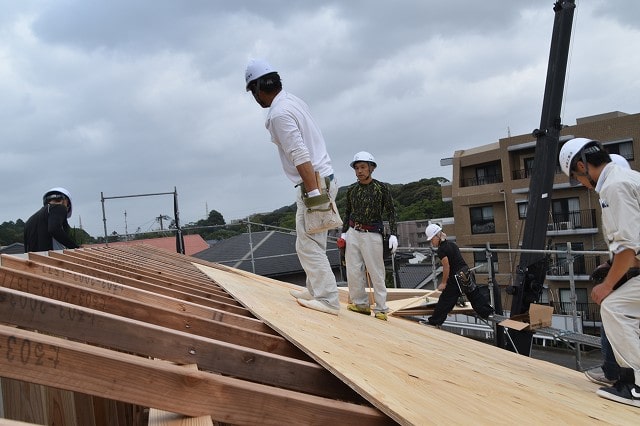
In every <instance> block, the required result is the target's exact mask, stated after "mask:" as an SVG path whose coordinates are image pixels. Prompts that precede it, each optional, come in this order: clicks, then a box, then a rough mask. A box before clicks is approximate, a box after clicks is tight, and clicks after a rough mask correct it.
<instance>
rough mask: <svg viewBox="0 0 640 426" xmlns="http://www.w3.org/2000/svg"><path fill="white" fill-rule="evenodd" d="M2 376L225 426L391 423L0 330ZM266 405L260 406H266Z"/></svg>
mask: <svg viewBox="0 0 640 426" xmlns="http://www.w3.org/2000/svg"><path fill="white" fill-rule="evenodd" d="M0 349H1V350H2V354H3V355H2V356H0V372H2V375H3V376H4V377H9V378H13V379H19V380H25V381H28V382H31V383H39V384H44V385H47V386H56V387H59V388H61V389H68V390H73V391H77V392H83V393H89V394H91V395H99V396H102V397H104V398H109V399H114V400H118V401H127V402H130V403H133V404H137V405H142V406H146V407H153V408H159V409H162V410H165V411H171V412H175V413H180V414H184V415H186V416H192V417H198V416H203V415H211V416H212V418H213V419H215V420H219V421H223V422H225V423H231V424H260V425H282V424H290V423H291V422H292V421H293V422H295V423H296V424H301V425H302V424H344V423H350V424H366V425H377V424H391V421H390V419H389V418H388V417H386V416H384V415H383V414H381V413H380V412H379V411H378V410H376V409H374V408H372V407H369V406H361V405H356V404H351V403H347V402H342V401H334V400H329V399H326V398H320V397H316V396H311V395H306V394H301V393H298V392H292V391H289V390H284V389H278V388H271V387H268V386H265V385H260V384H254V383H248V382H245V381H242V380H238V379H235V378H231V377H224V376H219V375H214V374H211V373H206V372H201V371H197V372H192V371H185V369H183V368H182V367H179V366H175V365H172V364H170V363H165V362H158V361H154V360H150V359H147V358H141V357H137V356H134V355H129V354H123V353H116V352H113V351H110V350H108V349H105V348H99V347H93V346H88V345H83V344H80V343H77V342H72V341H69V340H65V339H60V338H56V337H52V336H47V335H44V334H41V333H34V332H29V331H26V330H21V329H17V328H13V327H7V326H4V325H0ZM267 407H268V408H267Z"/></svg>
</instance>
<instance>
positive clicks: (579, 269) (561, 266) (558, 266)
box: [549, 242, 587, 276]
mask: <svg viewBox="0 0 640 426" xmlns="http://www.w3.org/2000/svg"><path fill="white" fill-rule="evenodd" d="M571 249H572V250H575V251H584V243H578V242H574V243H571ZM555 250H558V251H562V252H564V253H557V254H556V255H555V263H554V264H552V265H551V268H550V271H549V273H550V274H551V275H556V276H568V275H569V261H568V260H567V253H566V251H567V243H562V244H556V245H555ZM573 273H574V274H575V275H586V274H587V267H586V263H585V259H584V255H574V257H573Z"/></svg>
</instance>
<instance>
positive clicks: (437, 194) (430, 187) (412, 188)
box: [251, 177, 453, 229]
mask: <svg viewBox="0 0 640 426" xmlns="http://www.w3.org/2000/svg"><path fill="white" fill-rule="evenodd" d="M441 182H449V181H448V180H447V179H445V178H442V177H436V178H430V179H420V180H419V181H417V182H411V183H407V184H388V185H389V188H390V189H391V194H392V196H393V201H394V204H395V206H396V214H397V215H398V221H406V220H420V219H431V218H434V217H438V218H439V217H450V216H453V208H452V206H451V203H445V202H443V201H442V190H441V187H440V183H441ZM347 188H348V186H342V187H340V188H339V190H338V196H337V197H336V204H337V205H338V210H339V211H340V212H341V213H342V212H344V210H345V203H346V199H345V197H346V193H347ZM295 213H296V208H295V204H291V205H289V206H285V207H281V208H279V209H277V210H274V211H272V212H270V213H264V214H257V215H254V216H251V221H252V222H258V223H264V224H265V225H271V226H280V227H283V228H290V229H295Z"/></svg>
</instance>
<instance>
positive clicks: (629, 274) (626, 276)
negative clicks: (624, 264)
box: [613, 268, 640, 290]
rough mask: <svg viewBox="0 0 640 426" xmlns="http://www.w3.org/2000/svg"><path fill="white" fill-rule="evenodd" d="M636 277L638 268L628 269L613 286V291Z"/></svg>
mask: <svg viewBox="0 0 640 426" xmlns="http://www.w3.org/2000/svg"><path fill="white" fill-rule="evenodd" d="M638 275H640V268H629V270H628V271H627V273H626V274H624V275H623V276H622V278H620V281H618V282H617V283H616V285H614V286H613V289H614V290H615V289H617V288H618V287H620V286H621V285H622V284H624V283H626V282H627V281H629V280H630V279H631V278H635V277H637V276H638Z"/></svg>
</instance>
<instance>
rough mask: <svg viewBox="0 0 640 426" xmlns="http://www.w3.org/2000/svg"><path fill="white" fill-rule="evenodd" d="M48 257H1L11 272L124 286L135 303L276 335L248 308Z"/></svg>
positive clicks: (98, 285)
mask: <svg viewBox="0 0 640 426" xmlns="http://www.w3.org/2000/svg"><path fill="white" fill-rule="evenodd" d="M46 258H47V256H41V257H39V258H37V259H38V260H26V259H20V258H17V257H13V256H4V255H3V257H0V259H1V260H2V266H4V267H6V268H8V269H13V270H15V271H23V272H28V273H31V274H36V275H41V276H45V277H49V278H52V279H57V280H60V281H63V282H65V283H68V284H80V285H82V286H86V287H89V288H95V289H109V288H111V287H114V285H116V286H118V287H122V288H123V292H125V293H126V292H129V293H131V294H130V295H127V294H124V296H125V297H127V298H131V299H132V300H140V299H136V298H137V297H138V295H144V296H145V297H144V299H143V300H140V301H141V302H143V303H148V304H151V305H158V306H164V307H167V308H169V309H175V310H176V311H177V312H182V313H186V314H191V315H194V316H197V317H201V318H205V319H211V320H215V321H219V322H222V323H225V324H229V325H235V326H238V327H242V328H246V329H248V330H254V331H259V332H262V333H268V334H276V333H275V332H274V331H273V330H272V329H271V328H269V327H267V326H266V325H265V324H264V323H263V322H262V321H260V320H258V319H256V318H255V317H254V316H253V315H251V313H250V312H249V311H247V310H246V309H245V308H241V307H238V309H242V314H243V315H239V314H236V313H232V312H227V311H220V310H218V309H215V308H212V307H209V306H202V305H199V304H197V303H194V302H189V301H186V300H183V299H176V298H174V297H172V296H171V295H167V294H161V293H158V292H153V291H152V290H153V288H149V287H148V286H145V285H144V283H143V282H133V281H134V280H132V279H128V278H127V279H123V280H118V281H112V280H109V279H108V278H113V276H112V275H107V279H104V278H103V277H104V276H103V277H95V276H92V275H91V272H93V271H91V270H85V269H83V271H84V272H83V273H80V272H75V271H73V270H69V269H64V268H62V267H60V266H64V265H63V264H61V262H60V261H55V264H56V265H58V266H50V265H49V264H47V263H42V262H41V261H42V260H43V259H46ZM99 275H102V274H99ZM132 284H133V285H132ZM152 287H156V286H152ZM136 289H137V290H142V292H140V291H134V290H136Z"/></svg>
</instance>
